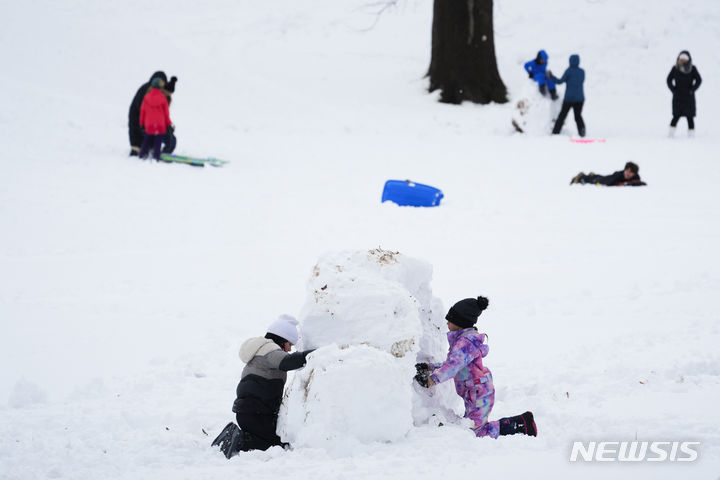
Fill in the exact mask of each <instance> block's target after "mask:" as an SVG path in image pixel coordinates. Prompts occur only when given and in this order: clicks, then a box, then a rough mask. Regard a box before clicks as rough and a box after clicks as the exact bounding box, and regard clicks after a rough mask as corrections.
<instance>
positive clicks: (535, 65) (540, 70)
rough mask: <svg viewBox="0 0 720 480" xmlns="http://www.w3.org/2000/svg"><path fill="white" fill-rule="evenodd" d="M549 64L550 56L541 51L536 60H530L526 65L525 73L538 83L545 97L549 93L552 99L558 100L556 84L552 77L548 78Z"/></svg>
mask: <svg viewBox="0 0 720 480" xmlns="http://www.w3.org/2000/svg"><path fill="white" fill-rule="evenodd" d="M547 62H548V54H547V53H546V52H545V50H540V51H539V52H538V53H537V57H535V59H534V60H530V61H529V62H526V63H525V71H526V72H527V73H528V75H529V76H530V78H532V79H533V80H535V81H536V82H537V84H538V88H539V89H540V93H541V94H542V95H543V96H545V95H546V93H547V92H548V91H549V92H550V98H552V99H553V100H557V98H558V96H557V90H556V88H555V82H554V81H553V79H552V77H550V76H548V75H547V73H546V70H547Z"/></svg>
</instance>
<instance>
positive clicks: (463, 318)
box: [445, 297, 489, 328]
mask: <svg viewBox="0 0 720 480" xmlns="http://www.w3.org/2000/svg"><path fill="white" fill-rule="evenodd" d="M488 303H489V302H488V299H487V298H485V297H477V298H466V299H464V300H460V301H459V302H457V303H456V304H455V305H453V306H452V307H451V308H450V310H449V311H448V313H447V315H446V316H445V320H447V321H448V322H452V323H454V324H455V325H457V326H458V327H460V328H470V327H472V326H473V325H475V324H476V323H477V321H478V317H479V316H480V314H481V313H482V311H483V310H485V309H486V308H487V307H488Z"/></svg>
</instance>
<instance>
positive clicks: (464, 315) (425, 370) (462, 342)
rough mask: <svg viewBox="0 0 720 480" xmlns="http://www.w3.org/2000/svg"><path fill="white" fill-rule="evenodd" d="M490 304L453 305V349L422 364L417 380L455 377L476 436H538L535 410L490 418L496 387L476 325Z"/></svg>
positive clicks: (425, 383) (450, 317) (427, 381)
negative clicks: (442, 358) (444, 356)
mask: <svg viewBox="0 0 720 480" xmlns="http://www.w3.org/2000/svg"><path fill="white" fill-rule="evenodd" d="M487 306H488V299H487V298H485V297H478V298H477V299H475V298H466V299H464V300H460V301H459V302H457V303H456V304H455V305H453V306H452V308H450V310H449V311H448V313H447V316H446V317H445V319H446V320H447V321H448V329H449V330H450V331H449V332H448V334H447V337H448V342H449V343H450V351H449V352H448V356H447V359H446V360H445V362H444V363H430V364H427V363H419V364H417V365H416V367H417V369H418V375H416V376H415V379H416V380H417V381H418V383H419V384H420V385H422V386H423V387H426V388H429V387H432V386H433V385H435V384H437V383H441V382H444V381H446V380H449V379H451V378H452V379H453V380H455V391H456V392H457V394H458V395H460V397H461V398H462V399H463V401H464V402H465V417H466V418H469V419H471V420H472V421H473V422H475V427H474V428H473V430H474V431H475V435H477V436H478V437H486V436H487V437H492V438H497V437H498V436H499V435H512V434H515V433H522V434H525V435H531V436H533V437H534V436H537V428H536V427H535V421H534V418H533V414H532V412H525V413H523V414H522V415H517V416H514V417H509V418H501V419H500V420H495V421H492V422H490V421H488V416H489V415H490V411H491V410H492V408H493V404H494V403H495V387H494V386H493V379H492V374H491V373H490V370H489V369H488V368H487V367H485V366H484V365H483V361H482V359H483V357H485V356H487V354H488V351H489V350H490V349H489V347H488V346H487V345H486V344H485V341H486V339H487V336H486V335H485V334H484V333H478V331H477V329H476V328H475V323H477V320H478V317H479V316H480V314H481V313H482V311H483V310H485V309H486V308H487Z"/></svg>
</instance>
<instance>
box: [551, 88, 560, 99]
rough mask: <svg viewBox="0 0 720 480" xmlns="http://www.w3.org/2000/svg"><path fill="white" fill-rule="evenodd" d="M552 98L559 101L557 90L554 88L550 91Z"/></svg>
mask: <svg viewBox="0 0 720 480" xmlns="http://www.w3.org/2000/svg"><path fill="white" fill-rule="evenodd" d="M550 98H552V99H553V100H557V99H558V94H557V90H555V89H554V88H553V89H552V90H550Z"/></svg>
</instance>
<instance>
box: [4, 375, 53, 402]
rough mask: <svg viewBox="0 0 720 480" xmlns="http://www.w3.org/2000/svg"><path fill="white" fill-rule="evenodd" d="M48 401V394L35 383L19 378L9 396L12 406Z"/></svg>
mask: <svg viewBox="0 0 720 480" xmlns="http://www.w3.org/2000/svg"><path fill="white" fill-rule="evenodd" d="M45 402H47V394H46V393H45V392H44V391H43V390H42V389H41V388H40V387H39V386H37V385H36V384H35V383H33V382H30V381H28V380H25V379H21V380H18V382H17V383H16V384H15V387H14V388H13V390H12V393H11V394H10V396H9V398H8V406H9V407H10V408H24V407H29V406H32V405H38V404H42V403H45Z"/></svg>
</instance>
